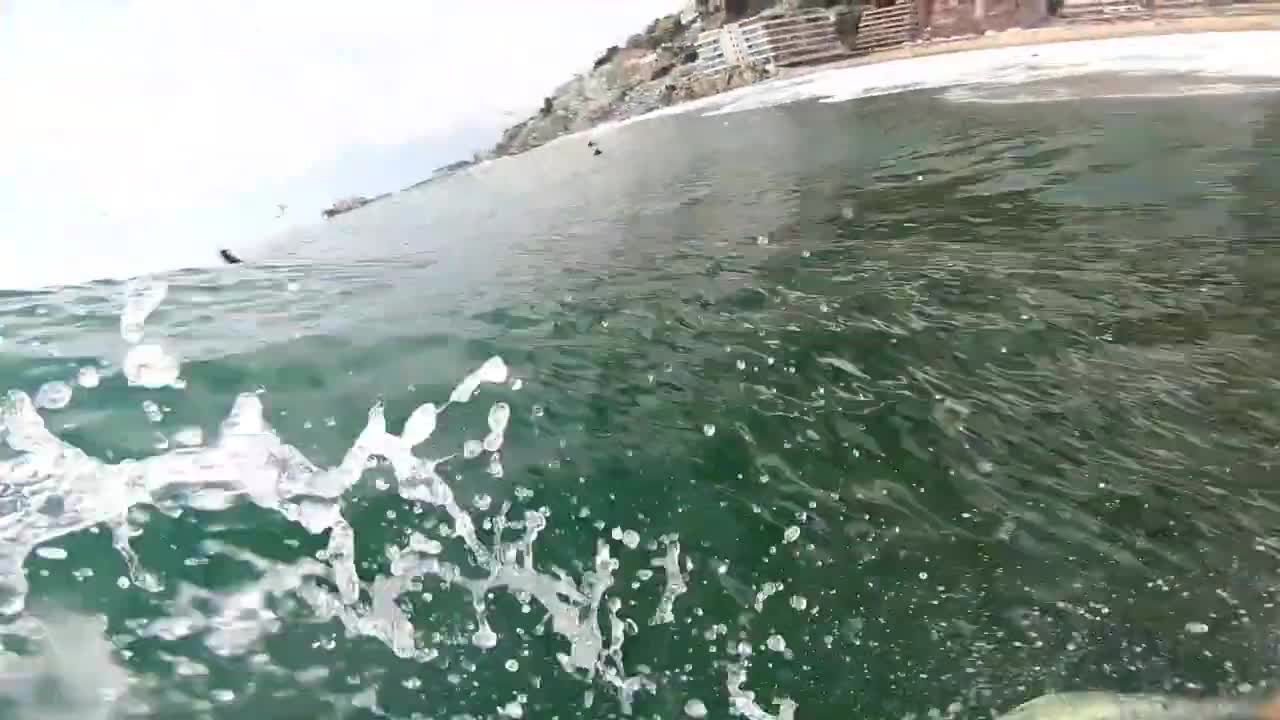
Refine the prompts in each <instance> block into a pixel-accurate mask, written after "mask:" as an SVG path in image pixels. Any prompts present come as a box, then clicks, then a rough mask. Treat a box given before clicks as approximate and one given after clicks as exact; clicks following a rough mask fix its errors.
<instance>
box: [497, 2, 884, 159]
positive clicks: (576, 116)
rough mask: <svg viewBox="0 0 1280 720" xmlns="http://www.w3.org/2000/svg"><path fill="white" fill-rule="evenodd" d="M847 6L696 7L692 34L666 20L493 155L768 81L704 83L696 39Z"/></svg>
mask: <svg viewBox="0 0 1280 720" xmlns="http://www.w3.org/2000/svg"><path fill="white" fill-rule="evenodd" d="M845 4H849V5H856V4H859V0H698V3H697V8H698V10H699V19H698V22H697V23H696V24H694V25H692V26H687V25H685V24H684V23H682V22H681V19H680V16H679V15H668V16H666V17H662V18H658V19H657V20H654V21H653V22H652V23H650V25H649V27H648V28H646V29H645V31H644V32H642V33H637V34H635V35H633V36H631V37H630V38H629V39H628V40H627V43H626V45H625V46H615V47H611V48H609V49H607V50H605V51H604V53H602V54H601V55H600V56H599V57H598V58H596V61H595V62H594V63H593V64H592V67H591V69H590V70H588V71H586V72H584V73H582V74H581V75H578V76H577V77H575V78H574V79H572V80H570V81H569V82H567V83H565V84H564V85H561V86H560V87H558V88H556V90H555V92H553V93H552V94H551V95H550V96H549V97H547V98H545V99H544V100H543V102H542V106H541V108H540V109H539V110H538V112H536V113H534V114H533V115H532V116H530V117H528V118H526V119H525V120H523V121H521V122H519V123H517V124H515V125H513V126H511V127H510V128H508V129H507V130H506V132H504V133H503V134H502V139H501V140H499V141H498V144H497V145H496V146H494V148H493V150H492V151H491V152H490V153H489V155H490V156H495V157H496V156H501V155H513V154H515V153H520V152H524V151H525V150H529V149H531V148H535V147H538V146H539V145H543V144H545V143H547V142H549V141H551V140H553V139H555V138H557V137H559V136H561V135H564V134H566V133H572V132H579V131H582V130H588V129H590V128H592V127H595V126H596V125H599V124H600V123H602V122H608V121H610V120H622V119H625V118H629V117H634V116H636V115H642V114H644V113H647V112H651V111H653V110H656V109H658V108H661V107H664V106H667V105H670V104H672V103H677V102H684V101H687V100H694V99H696V98H700V97H705V96H707V95H714V94H716V93H720V92H724V91H725V90H731V89H733V88H737V87H742V86H744V85H750V84H752V83H756V82H759V81H761V80H764V79H765V78H767V77H769V76H770V74H771V70H770V69H769V68H766V67H737V68H731V69H730V70H728V71H726V72H724V73H722V74H720V75H715V76H705V75H699V74H698V73H697V72H695V63H696V62H697V59H698V54H697V51H696V43H697V38H698V33H700V32H701V31H702V30H704V29H707V28H715V27H719V26H720V25H721V24H723V23H724V22H730V21H734V20H741V19H744V18H747V17H751V16H753V15H756V14H758V13H760V12H763V11H765V10H767V9H770V8H774V7H778V8H782V9H786V10H796V9H799V8H807V7H832V6H834V5H845Z"/></svg>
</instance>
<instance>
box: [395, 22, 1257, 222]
mask: <svg viewBox="0 0 1280 720" xmlns="http://www.w3.org/2000/svg"><path fill="white" fill-rule="evenodd" d="M1268 30H1270V31H1280V2H1256V3H1241V4H1236V5H1229V6H1224V7H1218V8H1209V9H1196V10H1191V11H1183V12H1179V11H1174V10H1169V11H1162V12H1158V13H1148V14H1145V15H1141V16H1125V17H1119V18H1116V19H1101V20H1096V19H1095V20H1084V19H1078V20H1065V19H1059V18H1052V19H1050V21H1049V22H1048V23H1046V24H1044V25H1041V26H1038V27H1032V28H1014V29H1011V30H1005V31H1001V32H991V33H987V34H984V35H969V36H959V37H949V38H939V39H933V40H924V41H917V42H912V43H908V44H906V45H903V46H899V47H895V48H890V49H886V50H879V51H876V52H872V53H869V54H866V55H860V56H857V57H848V58H842V59H839V60H834V61H831V62H824V63H817V64H814V65H806V66H803V67H788V68H781V69H780V70H779V71H778V72H777V73H776V74H774V75H772V76H770V77H768V78H767V79H764V80H761V81H759V82H754V83H749V84H747V85H743V86H739V87H736V88H731V89H728V90H725V91H723V92H719V93H715V94H712V95H707V96H704V97H699V98H694V99H691V100H686V101H683V102H679V103H675V104H673V105H669V106H665V107H661V108H658V109H656V110H652V111H649V112H644V113H640V114H636V115H632V116H629V117H624V118H611V119H609V120H605V121H603V122H601V123H597V124H596V125H593V126H591V127H588V128H582V129H577V130H572V131H568V132H565V133H563V134H561V135H559V136H557V137H555V138H551V139H550V140H548V141H547V142H545V143H541V144H539V145H536V146H533V147H529V148H525V149H522V150H519V151H516V152H508V153H500V154H497V155H494V156H491V157H488V158H484V159H485V160H489V159H497V158H501V157H515V156H517V155H523V154H524V153H526V152H529V151H531V150H536V149H538V148H539V147H543V146H545V145H547V144H550V143H553V142H556V141H557V140H561V139H564V138H566V137H573V136H577V135H582V134H586V133H591V132H593V131H596V130H597V129H599V128H603V127H608V126H611V125H617V124H619V123H621V124H626V123H629V122H630V121H633V120H638V119H641V118H644V117H645V116H646V115H651V114H654V113H658V114H662V113H665V112H673V111H676V109H677V108H679V107H680V106H682V105H686V104H690V103H698V102H703V101H706V100H708V99H711V98H715V97H719V96H723V95H725V94H727V93H732V92H735V91H739V90H745V89H746V88H750V87H757V86H760V85H766V84H768V83H770V82H777V81H785V80H793V79H796V78H802V77H805V76H807V75H812V74H814V73H819V72H825V71H829V70H837V69H840V68H850V67H859V66H866V65H876V64H879V63H885V62H891V61H895V60H909V59H912V58H923V57H929V56H933V55H944V54H950V53H963V52H970V51H975V50H989V49H994V48H1009V47H1021V46H1029V45H1053V44H1058V43H1066V42H1074V41H1083V40H1105V39H1112V38H1127V37H1143V36H1158V35H1180V34H1189V33H1225V32H1249V31H1268ZM482 161H483V160H481V159H475V160H464V161H459V162H457V163H453V164H451V165H449V166H446V167H444V168H439V169H438V171H437V172H436V173H435V174H433V175H432V176H430V177H428V178H426V179H424V180H422V181H420V182H417V183H414V184H413V185H410V186H409V187H406V188H404V189H403V190H401V191H400V192H405V191H408V190H412V189H415V188H418V187H421V186H423V185H427V184H430V183H432V182H434V181H437V180H441V179H443V178H446V177H449V176H450V175H453V174H455V173H457V172H460V171H462V170H466V169H468V168H470V167H472V166H474V165H475V164H477V163H479V162H482ZM378 199H381V198H378Z"/></svg>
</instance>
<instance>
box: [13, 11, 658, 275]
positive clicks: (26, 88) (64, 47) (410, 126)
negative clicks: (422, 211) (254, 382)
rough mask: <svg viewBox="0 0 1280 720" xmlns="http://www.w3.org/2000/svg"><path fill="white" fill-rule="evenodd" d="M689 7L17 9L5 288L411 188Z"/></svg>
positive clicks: (203, 243) (149, 257) (147, 258)
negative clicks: (611, 49)
mask: <svg viewBox="0 0 1280 720" xmlns="http://www.w3.org/2000/svg"><path fill="white" fill-rule="evenodd" d="M680 5H681V2H680V1H679V0H540V1H539V2H529V1H528V0H488V1H487V2H473V1H472V0H452V1H450V2H446V1H444V0H361V1H360V2H355V1H354V0H344V1H342V2H339V1H337V0H216V1H214V2H209V1H208V0H190V1H189V0H84V1H79V2H78V1H74V0H0V104H2V108H0V167H2V168H4V172H3V173H0V286H4V285H6V284H8V285H12V284H13V283H14V278H15V276H16V275H20V280H21V282H23V283H26V284H31V283H32V282H33V280H36V281H40V280H45V279H50V280H52V279H59V278H64V277H70V276H75V275H84V274H86V273H87V274H90V275H92V274H114V273H118V272H120V271H121V268H123V267H125V266H126V265H128V266H130V267H135V266H136V267H149V266H151V265H155V266H158V267H163V266H166V265H171V264H173V263H175V262H179V261H180V259H181V258H183V257H187V256H189V255H190V250H191V249H192V248H200V249H203V248H206V247H214V246H218V245H219V244H234V243H227V242H226V238H240V240H239V241H240V242H243V241H244V239H247V238H250V237H252V238H253V239H254V240H255V241H256V239H257V238H258V237H261V236H262V235H265V234H267V233H269V232H272V231H278V230H280V229H282V227H283V225H284V224H286V223H289V222H291V221H292V222H312V221H313V220H314V218H315V217H316V212H317V211H318V210H319V209H320V207H321V206H322V204H323V203H327V202H329V201H331V200H333V199H336V198H337V197H340V196H343V195H347V194H354V193H368V194H373V193H376V192H379V191H383V190H389V189H394V188H399V187H402V186H404V185H407V184H409V183H411V182H413V181H415V180H418V179H421V178H422V177H425V176H426V175H427V174H429V172H430V170H431V168H433V167H435V166H437V165H440V164H442V163H445V162H448V161H451V160H454V159H457V158H459V157H465V156H468V155H470V152H471V151H472V150H474V149H477V148H479V147H481V146H487V145H489V144H491V143H492V142H493V141H494V140H495V139H496V136H497V133H498V131H499V130H500V129H501V128H502V127H503V126H506V125H509V124H511V123H512V122H513V121H514V120H516V119H518V118H519V117H520V116H522V115H523V114H526V113H527V112H529V111H530V110H532V109H533V108H534V106H535V105H536V103H537V102H538V101H540V99H541V98H542V97H543V96H544V95H546V94H547V93H548V92H549V91H550V90H551V89H552V88H554V87H555V86H556V85H558V84H560V83H561V82H562V81H564V80H566V79H568V77H569V76H571V75H572V74H574V73H575V72H578V71H580V70H582V69H584V68H585V67H588V66H589V65H590V63H591V61H592V60H594V59H595V57H596V56H597V55H598V53H599V51H600V50H602V49H603V48H605V47H607V46H608V45H610V44H613V43H616V42H619V41H620V40H622V39H623V38H625V37H626V36H627V35H629V34H631V33H633V32H636V31H638V30H640V29H642V28H643V26H644V25H645V24H646V23H647V22H649V21H650V20H651V19H653V18H654V17H657V16H658V15H661V14H664V13H667V12H671V11H673V10H675V9H677V8H678V7H679V6H680ZM277 202H286V203H290V205H291V209H290V213H289V214H287V215H286V217H285V219H284V220H280V221H277V220H276V219H275V215H276V207H275V206H276V203H277ZM107 250H109V251H110V253H107V252H106V251H107ZM104 255H106V256H107V257H105V258H104V257H101V256H104ZM134 255H136V256H138V257H137V258H131V256H134ZM112 257H115V258H123V259H122V260H120V261H119V262H115V264H111V262H110V258H112ZM90 260H92V263H90V262H89V261H90ZM126 260H127V261H128V262H125V261H126ZM103 263H107V265H104V264H103ZM108 265H109V266H108ZM116 265H119V266H120V267H116ZM17 266H21V272H20V273H15V268H16V267H17ZM72 266H74V267H75V268H76V270H75V271H73V270H72V269H71V268H72ZM6 281H7V282H6Z"/></svg>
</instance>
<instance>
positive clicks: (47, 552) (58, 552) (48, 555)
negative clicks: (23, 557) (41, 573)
mask: <svg viewBox="0 0 1280 720" xmlns="http://www.w3.org/2000/svg"><path fill="white" fill-rule="evenodd" d="M36 556H38V557H42V558H44V559H45V560H66V559H67V551H66V550H63V549H62V548H60V547H47V546H46V547H40V548H36Z"/></svg>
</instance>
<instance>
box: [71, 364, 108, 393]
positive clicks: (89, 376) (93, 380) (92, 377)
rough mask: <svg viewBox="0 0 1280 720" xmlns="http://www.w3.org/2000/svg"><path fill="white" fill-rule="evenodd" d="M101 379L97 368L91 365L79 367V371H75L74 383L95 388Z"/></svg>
mask: <svg viewBox="0 0 1280 720" xmlns="http://www.w3.org/2000/svg"><path fill="white" fill-rule="evenodd" d="M101 381H102V380H101V378H99V377H98V368H96V367H93V366H91V365H86V366H84V367H82V368H80V372H78V373H76V383H77V384H78V385H79V386H80V387H82V388H96V387H98V384H99V383H101Z"/></svg>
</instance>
